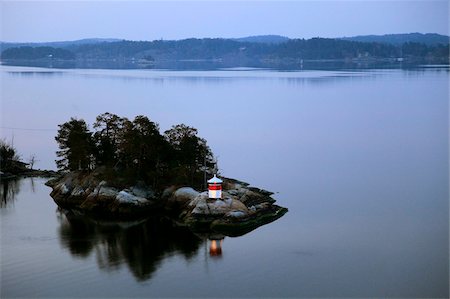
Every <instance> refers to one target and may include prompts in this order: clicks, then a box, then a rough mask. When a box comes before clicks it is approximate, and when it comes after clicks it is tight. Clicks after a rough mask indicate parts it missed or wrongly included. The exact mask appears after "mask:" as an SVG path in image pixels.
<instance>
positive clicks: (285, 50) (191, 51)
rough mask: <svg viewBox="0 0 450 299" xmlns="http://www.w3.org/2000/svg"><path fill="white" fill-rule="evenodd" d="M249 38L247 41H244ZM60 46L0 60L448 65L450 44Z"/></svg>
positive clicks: (9, 53)
mask: <svg viewBox="0 0 450 299" xmlns="http://www.w3.org/2000/svg"><path fill="white" fill-rule="evenodd" d="M247 40H249V41H247ZM64 45H65V46H64V47H51V46H45V47H41V46H36V47H32V46H19V47H11V48H7V49H5V50H3V51H2V53H1V59H2V60H38V59H53V60H54V59H59V60H117V59H126V60H136V61H139V62H141V63H148V64H151V63H155V62H160V61H180V60H215V61H224V62H229V63H230V62H232V63H234V64H236V65H242V64H246V63H249V62H267V61H287V62H289V61H290V62H295V63H298V62H299V61H302V60H370V59H373V60H375V59H402V60H411V61H423V62H430V63H448V60H449V44H448V42H447V43H435V44H426V43H420V42H404V43H401V44H392V43H382V42H361V41H354V40H344V39H330V38H312V39H286V40H285V41H283V42H276V43H275V42H273V43H272V42H267V43H264V42H254V41H253V42H252V39H243V40H233V39H222V38H203V39H196V38H191V39H184V40H178V41H165V40H155V41H127V40H122V41H111V42H106V41H105V42H97V43H91V44H89V43H87V44H85V43H83V44H67V45H66V44H64Z"/></svg>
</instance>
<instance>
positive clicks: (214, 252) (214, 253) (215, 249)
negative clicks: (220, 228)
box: [209, 237, 224, 258]
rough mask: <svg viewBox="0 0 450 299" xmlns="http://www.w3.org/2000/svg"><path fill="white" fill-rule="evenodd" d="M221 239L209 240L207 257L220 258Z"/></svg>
mask: <svg viewBox="0 0 450 299" xmlns="http://www.w3.org/2000/svg"><path fill="white" fill-rule="evenodd" d="M223 239H224V238H223V237H222V238H221V239H210V240H209V242H210V243H209V256H211V257H213V258H217V257H222V244H223Z"/></svg>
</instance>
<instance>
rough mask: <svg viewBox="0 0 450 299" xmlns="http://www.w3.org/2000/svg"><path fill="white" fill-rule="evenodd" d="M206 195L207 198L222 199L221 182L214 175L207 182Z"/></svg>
mask: <svg viewBox="0 0 450 299" xmlns="http://www.w3.org/2000/svg"><path fill="white" fill-rule="evenodd" d="M208 195H209V198H219V199H221V198H222V180H221V179H219V178H218V177H216V175H214V177H213V178H212V179H210V180H208Z"/></svg>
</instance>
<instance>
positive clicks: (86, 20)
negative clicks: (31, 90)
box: [0, 0, 449, 42]
mask: <svg viewBox="0 0 450 299" xmlns="http://www.w3.org/2000/svg"><path fill="white" fill-rule="evenodd" d="M0 8H1V15H0V17H1V21H0V22H1V27H0V28H1V31H0V40H1V41H7V42H43V41H63V40H76V39H83V38H94V37H97V38H120V39H128V40H155V39H166V40H167V39H183V38H190V37H197V38H202V37H223V38H231V37H244V36H252V35H265V34H278V35H283V36H287V37H290V38H311V37H343V36H355V35H367V34H392V33H410V32H421V33H439V34H445V35H448V34H449V0H416V1H385V0H379V1H364V0H359V1H338V0H335V1H301V0H297V1H257V0H253V1H167V0H166V1H75V2H73V1H18V0H16V1H9V0H1V1H0Z"/></svg>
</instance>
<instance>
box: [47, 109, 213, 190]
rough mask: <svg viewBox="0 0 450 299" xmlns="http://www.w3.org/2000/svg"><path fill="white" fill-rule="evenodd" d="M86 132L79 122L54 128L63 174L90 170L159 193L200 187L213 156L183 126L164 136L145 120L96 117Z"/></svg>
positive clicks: (194, 132)
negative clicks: (173, 187)
mask: <svg viewBox="0 0 450 299" xmlns="http://www.w3.org/2000/svg"><path fill="white" fill-rule="evenodd" d="M93 128H94V131H91V130H89V127H88V124H87V123H86V122H85V121H84V120H83V119H76V118H71V119H70V120H69V121H68V122H65V123H63V124H61V125H59V129H58V133H57V136H56V137H55V140H56V141H57V143H58V146H59V150H58V151H57V156H58V157H59V159H58V160H56V164H57V167H58V169H59V170H63V171H75V170H82V171H93V170H95V169H97V168H99V167H103V168H104V169H105V170H104V173H103V174H105V175H109V176H110V178H113V179H114V178H121V179H122V180H124V181H125V182H135V181H136V180H141V181H144V182H145V183H146V184H148V185H150V186H152V187H154V188H156V189H159V188H161V187H164V186H166V185H168V184H170V185H171V184H180V185H183V184H184V185H186V184H188V185H190V186H193V187H197V188H202V187H204V171H206V172H207V173H208V174H211V173H212V172H213V170H214V168H215V166H216V165H215V162H214V157H213V154H212V152H211V149H210V148H209V146H208V145H207V143H206V140H205V139H203V138H200V137H199V136H198V131H197V129H195V128H193V127H189V126H187V125H184V124H179V125H175V126H172V128H171V129H169V130H166V131H165V132H164V134H161V133H160V131H159V125H158V124H157V123H155V122H153V121H151V120H150V119H148V118H147V117H146V116H142V115H139V116H136V117H135V118H134V120H132V121H131V120H128V119H127V118H125V117H119V116H118V115H115V114H112V113H108V112H106V113H103V114H101V115H98V116H97V118H96V121H95V122H94V124H93Z"/></svg>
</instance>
